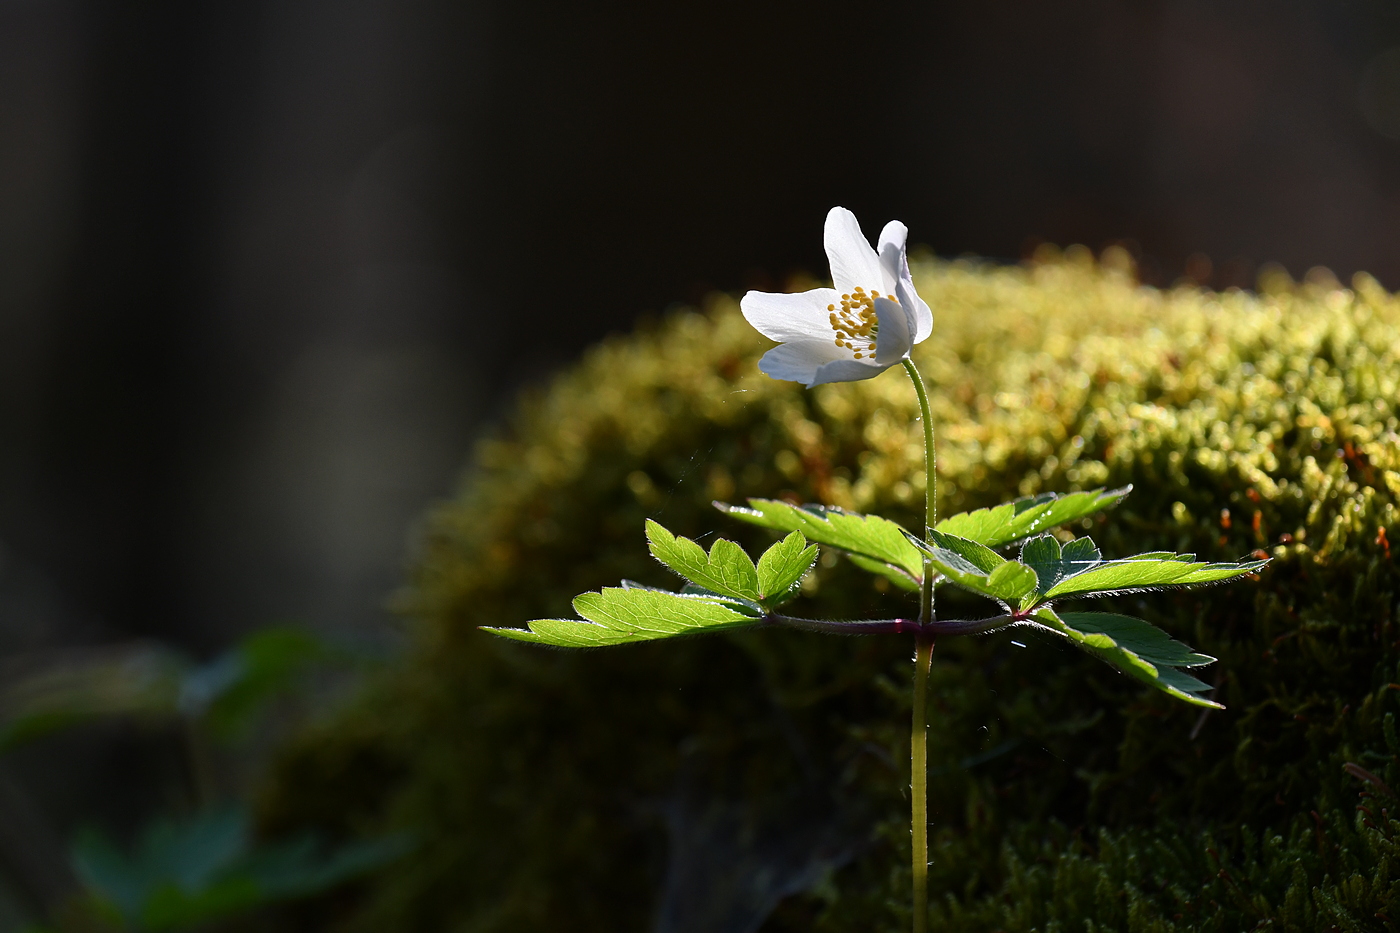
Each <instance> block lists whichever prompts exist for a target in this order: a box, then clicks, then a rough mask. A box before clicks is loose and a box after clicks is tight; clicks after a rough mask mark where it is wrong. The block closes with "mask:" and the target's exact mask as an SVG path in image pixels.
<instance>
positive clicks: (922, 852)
mask: <svg viewBox="0 0 1400 933" xmlns="http://www.w3.org/2000/svg"><path fill="white" fill-rule="evenodd" d="M932 662H933V636H932V635H927V634H922V633H921V634H919V635H917V636H915V638H914V717H913V719H914V722H913V725H912V727H911V729H910V732H909V749H910V754H909V757H910V758H911V759H912V765H911V768H910V771H911V772H912V777H911V780H910V782H909V797H910V800H911V801H912V802H913V804H912V814H911V822H912V827H913V831H914V832H913V835H914V861H913V866H912V867H913V869H914V933H925V931H926V930H928V723H927V721H926V720H927V715H926V711H927V710H928V672H929V666H930V665H931V664H932Z"/></svg>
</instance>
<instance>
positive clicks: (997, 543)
mask: <svg viewBox="0 0 1400 933" xmlns="http://www.w3.org/2000/svg"><path fill="white" fill-rule="evenodd" d="M1132 488H1133V487H1131V486H1124V487H1123V488H1121V489H1108V490H1104V489H1094V490H1091V491H1089V492H1071V493H1065V494H1060V493H1053V492H1047V493H1041V494H1040V495H1038V496H1028V497H1027V498H1024V499H1017V500H1016V501H1014V502H1006V503H1003V504H1002V505H998V506H994V507H992V508H989V509H978V510H976V511H975V512H962V513H960V514H958V515H953V516H950V517H948V518H945V519H944V520H943V521H941V522H939V523H938V524H937V525H936V526H934V527H935V528H936V529H937V530H938V531H944V532H947V533H949V534H954V535H958V536H959V537H962V538H967V539H969V540H971V541H976V542H977V543H978V544H982V545H985V546H987V547H1002V546H1003V545H1007V544H1011V543H1013V542H1015V541H1019V540H1021V539H1022V538H1028V537H1030V536H1031V535H1033V534H1037V533H1039V532H1042V531H1046V530H1048V529H1050V528H1054V527H1055V526H1057V525H1063V524H1064V523H1065V522H1072V521H1074V520H1076V519H1080V518H1084V517H1085V516H1087V515H1092V514H1094V513H1095V512H1101V511H1103V510H1104V509H1107V508H1110V507H1112V506H1115V505H1117V504H1118V502H1119V501H1120V500H1121V499H1122V498H1123V497H1124V496H1126V495H1127V494H1128V493H1129V492H1131V491H1132Z"/></svg>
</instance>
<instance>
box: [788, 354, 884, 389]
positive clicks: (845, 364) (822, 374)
mask: <svg viewBox="0 0 1400 933" xmlns="http://www.w3.org/2000/svg"><path fill="white" fill-rule="evenodd" d="M887 369H889V367H888V366H881V365H880V364H879V363H876V362H875V361H874V360H871V361H870V362H868V363H867V362H865V361H863V360H832V361H831V362H830V363H827V364H825V365H824V366H822V367H821V368H820V369H818V370H817V371H816V374H815V375H813V376H812V381H811V382H809V383H807V388H809V389H810V388H811V387H812V386H819V385H823V384H824V383H828V382H859V381H860V380H862V379H869V378H871V377H872V376H878V375H880V373H882V372H884V371H885V370H887Z"/></svg>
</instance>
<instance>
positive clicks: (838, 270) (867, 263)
mask: <svg viewBox="0 0 1400 933" xmlns="http://www.w3.org/2000/svg"><path fill="white" fill-rule="evenodd" d="M824 239H825V242H826V258H827V259H828V260H829V261H830V262H831V281H832V282H833V283H834V284H835V285H836V290H837V291H838V292H840V293H843V294H849V293H850V291H851V289H853V288H855V287H856V286H857V285H859V286H860V287H861V288H864V289H865V290H866V291H870V290H871V289H877V290H883V287H884V284H885V277H884V273H883V272H882V270H881V268H880V257H879V256H877V255H876V254H875V250H874V249H873V248H871V246H870V241H869V240H867V239H866V238H865V234H863V233H861V232H860V223H859V222H857V221H856V215H855V214H852V213H851V212H850V211H848V210H846V209H845V208H844V207H833V208H832V209H831V210H830V211H828V212H827V215H826V235H825V238H824Z"/></svg>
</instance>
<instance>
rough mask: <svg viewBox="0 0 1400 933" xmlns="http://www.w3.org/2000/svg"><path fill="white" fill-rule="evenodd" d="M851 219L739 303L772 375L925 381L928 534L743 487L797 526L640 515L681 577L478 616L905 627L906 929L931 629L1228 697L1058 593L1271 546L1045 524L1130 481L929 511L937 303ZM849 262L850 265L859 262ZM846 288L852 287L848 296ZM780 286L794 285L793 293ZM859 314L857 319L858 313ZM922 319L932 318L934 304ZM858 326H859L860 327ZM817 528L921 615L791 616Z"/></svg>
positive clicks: (860, 631)
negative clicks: (1047, 641) (985, 610)
mask: <svg viewBox="0 0 1400 933" xmlns="http://www.w3.org/2000/svg"><path fill="white" fill-rule="evenodd" d="M854 224H855V219H854V217H851V216H850V215H849V212H847V211H843V210H842V209H841V208H834V209H833V210H832V212H831V215H829V216H828V221H827V252H828V254H829V255H831V258H832V273H833V278H834V279H835V280H836V285H837V288H836V289H835V290H833V289H813V290H812V291H811V292H806V293H802V294H801V295H782V296H779V295H764V294H762V293H750V295H749V296H746V299H745V305H744V307H745V313H746V316H747V317H749V319H750V321H751V322H753V323H755V324H756V326H758V327H759V329H760V330H761V331H763V332H764V333H765V334H767V335H768V336H771V337H774V338H775V339H779V340H782V341H785V342H784V343H783V344H782V345H780V346H779V347H777V348H775V349H774V350H772V351H770V352H769V355H768V356H766V357H765V358H764V361H763V362H761V363H760V368H762V369H763V370H764V371H765V372H767V373H768V374H769V375H773V376H775V377H777V378H789V379H795V380H797V381H802V382H805V383H806V384H807V385H809V386H811V385H816V384H820V383H822V382H834V381H855V380H858V379H867V378H871V377H873V376H876V375H879V374H880V373H881V372H883V371H884V370H885V369H887V368H890V367H891V366H893V365H894V364H895V363H899V364H902V366H903V368H904V369H905V371H906V372H907V373H908V375H909V378H910V379H911V380H912V382H913V385H914V389H915V392H916V394H917V395H918V399H919V412H920V417H921V419H922V423H923V429H924V430H923V434H924V468H925V475H924V490H925V501H924V506H925V508H924V529H923V534H922V535H915V534H913V533H911V532H910V531H908V530H907V529H905V528H903V527H902V526H900V525H899V524H897V523H895V522H893V521H890V520H888V519H885V518H882V517H880V516H877V515H861V514H857V513H854V512H846V511H843V510H841V509H836V508H824V507H821V506H796V505H792V504H789V503H786V502H782V501H778V500H773V499H751V500H749V504H748V506H747V507H741V506H733V505H728V504H726V503H722V502H716V503H715V505H716V506H717V507H718V508H719V509H720V510H721V511H723V512H726V513H728V514H729V515H731V516H733V517H734V518H737V519H740V520H743V521H746V522H750V523H753V524H756V525H761V526H764V527H767V528H772V529H775V530H778V531H782V532H787V535H786V537H784V538H783V539H782V540H780V541H778V542H777V543H776V544H774V545H773V546H772V547H769V548H768V549H767V550H766V551H764V552H763V553H762V554H761V555H760V556H759V558H758V560H757V561H755V560H754V559H752V558H751V557H750V556H749V555H748V554H747V553H746V552H745V551H744V550H743V548H742V547H740V546H739V545H738V544H736V543H734V542H733V541H729V540H726V539H723V538H720V539H718V540H716V541H715V543H714V544H713V545H712V546H711V548H710V550H709V551H708V552H706V551H705V550H704V549H703V548H702V547H701V546H700V545H699V544H697V543H696V542H695V541H693V540H691V539H689V538H684V537H679V536H677V535H675V534H673V533H672V532H670V531H669V530H667V529H666V528H664V527H662V526H661V525H660V524H658V523H657V522H655V521H650V520H648V521H647V524H646V535H647V540H648V542H649V545H650V550H651V554H652V556H654V557H655V558H656V559H657V560H659V561H660V562H661V563H662V564H664V565H665V566H666V567H668V568H669V569H670V570H672V571H674V572H675V573H676V574H678V575H679V576H681V577H682V578H683V579H684V580H685V581H686V583H685V585H684V586H683V587H682V588H681V589H680V590H679V591H677V592H672V591H669V590H662V589H657V588H654V587H647V586H642V585H640V584H637V583H633V582H631V581H628V580H624V581H622V585H621V586H619V587H615V588H606V589H603V590H601V591H599V592H591V593H584V594H582V595H580V596H578V597H577V598H576V599H575V600H574V602H573V606H574V609H575V611H576V612H577V613H578V614H579V616H580V617H581V618H579V619H537V620H535V621H532V622H530V623H529V627H528V628H526V629H515V628H500V627H484V628H485V630H486V631H489V632H493V633H495V634H497V635H501V636H504V637H507V638H513V639H517V640H519V641H526V642H534V643H537V644H543V645H554V646H559V647H568V648H597V647H604V646H610V645H621V644H627V643H631V642H639V641H651V640H655V639H660V638H671V637H675V636H679V635H692V634H699V633H702V632H717V631H725V630H732V629H738V628H751V627H759V626H769V627H774V626H776V627H787V628H796V629H803V630H807V631H815V632H826V633H832V634H841V635H886V636H899V637H907V638H912V640H913V642H914V652H913V653H914V676H913V715H912V721H911V724H910V759H911V767H910V799H911V802H912V803H911V834H912V843H913V844H912V862H911V868H912V872H913V929H914V933H923V931H925V930H926V929H927V925H928V914H929V910H928V788H927V778H928V754H927V708H928V696H927V693H928V675H929V669H930V664H931V660H932V654H933V648H934V643H935V640H936V639H939V638H943V637H954V636H966V635H977V634H984V633H987V632H992V631H996V630H998V629H1002V628H1007V627H1010V626H1031V627H1035V628H1039V629H1041V630H1045V631H1049V632H1052V633H1054V634H1056V635H1059V636H1061V637H1063V638H1065V639H1067V640H1068V641H1070V642H1071V643H1073V644H1075V645H1076V646H1078V647H1079V648H1081V649H1083V650H1084V651H1087V652H1089V653H1090V654H1092V655H1094V656H1096V657H1098V658H1100V659H1102V660H1104V661H1106V662H1108V663H1109V664H1110V665H1112V666H1113V667H1115V668H1117V669H1118V670H1120V671H1122V672H1123V673H1125V674H1128V675H1129V676H1131V677H1135V678H1137V679H1138V680H1140V681H1143V682H1144V683H1147V684H1149V685H1151V686H1152V687H1155V688H1156V689H1158V690H1161V691H1163V692H1165V693H1167V694H1170V695H1171V696H1173V697H1175V698H1177V699H1179V700H1183V701H1185V702H1187V703H1192V704H1195V705H1198V706H1206V707H1216V708H1219V707H1220V704H1219V703H1217V702H1215V701H1214V700H1213V699H1211V698H1210V697H1209V695H1208V694H1209V693H1210V692H1211V687H1210V685H1208V684H1206V683H1204V682H1203V681H1201V680H1199V679H1197V678H1196V677H1193V676H1192V675H1191V674H1189V673H1187V672H1186V669H1189V668H1194V667H1200V666H1202V665H1206V664H1210V663H1211V662H1212V661H1214V660H1215V659H1214V658H1212V657H1209V656H1207V655H1204V654H1200V653H1197V652H1195V651H1193V650H1192V649H1190V648H1188V647H1187V646H1186V645H1183V644H1181V643H1180V642H1178V641H1175V640H1173V639H1172V638H1170V637H1168V636H1167V634H1166V633H1165V632H1163V631H1161V630H1160V629H1158V628H1156V627H1155V626H1153V625H1151V624H1150V623H1148V622H1146V621H1144V620H1142V619H1137V618H1132V617H1130V616H1125V615H1120V614H1116V613H1106V612H1083V611H1069V610H1066V609H1062V608H1061V605H1060V604H1061V603H1062V602H1064V601H1067V600H1079V599H1085V598H1091V597H1099V596H1111V595H1117V594H1123V593H1136V592H1144V591H1151V590H1161V589H1169V588H1170V589H1182V588H1189V587H1197V586H1205V585H1209V584H1214V583H1223V582H1225V581H1227V580H1232V579H1236V578H1239V577H1242V576H1244V575H1246V574H1249V573H1253V572H1255V571H1258V570H1259V569H1260V568H1262V567H1263V566H1264V565H1265V564H1266V563H1268V559H1267V558H1265V559H1258V560H1242V561H1239V562H1236V563H1207V562H1203V561H1197V560H1196V559H1195V555H1193V554H1178V553H1173V552H1170V551H1151V552H1147V553H1141V554H1135V555H1132V556H1129V557H1123V558H1116V559H1105V558H1104V557H1103V555H1102V554H1101V553H1100V552H1099V549H1098V547H1097V546H1096V545H1095V544H1094V542H1093V540H1092V539H1090V538H1089V537H1087V536H1085V537H1079V538H1069V536H1068V535H1065V538H1068V540H1064V541H1062V539H1061V538H1060V537H1057V536H1056V535H1055V534H1053V533H1052V532H1051V529H1056V528H1062V527H1063V526H1065V525H1067V524H1068V523H1071V522H1075V521H1078V520H1080V519H1083V518H1086V517H1088V516H1091V515H1093V514H1095V513H1097V512H1100V511H1102V510H1104V509H1106V508H1109V507H1111V506H1113V505H1115V504H1116V503H1118V502H1119V501H1120V500H1121V499H1122V498H1123V497H1124V496H1126V495H1127V494H1128V492H1129V491H1130V488H1131V487H1123V488H1121V489H1113V490H1104V489H1098V490H1093V491H1089V492H1075V493H1069V494H1065V495H1059V494H1054V493H1046V494H1043V495H1038V496H1031V497H1026V498H1021V499H1017V500H1015V501H1012V502H1007V503H1003V504H1001V505H998V506H995V507H992V508H985V509H978V510H975V511H970V512H963V513H959V514H957V515H953V516H951V517H948V518H945V519H943V520H942V521H939V520H938V518H937V515H936V514H935V494H936V485H935V483H936V476H935V464H936V458H935V452H934V436H933V420H932V416H931V413H930V410H929V401H928V392H927V389H926V387H925V384H924V380H923V378H922V376H921V375H920V373H919V371H918V369H917V368H915V366H914V363H913V362H912V360H910V359H909V358H908V353H909V350H910V348H911V347H912V345H913V344H914V343H917V342H918V341H920V340H922V339H924V338H925V337H926V336H927V335H928V329H929V328H928V326H925V324H924V323H923V320H922V314H921V313H919V312H920V310H922V311H927V307H926V306H923V304H922V301H921V300H920V299H918V297H917V295H916V294H914V293H913V290H912V284H911V283H909V282H908V281H907V280H908V267H907V264H906V263H905V261H904V233H903V225H902V224H899V225H896V224H895V223H892V224H890V225H888V226H887V227H886V228H885V231H884V233H882V235H881V249H880V252H879V253H876V251H875V250H873V249H872V248H871V247H870V246H869V244H867V243H865V242H864V240H863V238H861V237H860V236H859V228H858V227H855V228H854V229H855V233H854V235H852V233H851V228H852V227H853V226H854ZM892 230H893V231H894V232H893V233H892V232H891V231H892ZM862 247H863V249H864V252H862ZM866 253H868V255H866ZM852 270H856V271H855V272H854V273H853V272H852ZM852 275H855V276H857V278H854V279H853V278H851V276H852ZM860 275H866V276H868V277H869V278H870V281H869V282H868V283H867V284H868V285H869V288H867V287H866V285H862V284H861V281H860V279H859V276H860ZM843 278H844V279H845V281H843ZM877 284H878V285H881V286H883V287H884V289H885V295H897V296H898V298H897V300H891V299H888V298H881V297H880V291H879V290H878V289H877V288H875V287H874V286H875V285H877ZM828 292H830V293H832V294H838V293H839V294H840V296H841V299H842V300H843V305H842V311H841V312H837V311H835V310H834V304H833V305H829V306H830V307H833V310H832V311H831V312H829V318H828V320H827V321H822V320H820V316H821V314H820V312H821V309H820V305H821V304H822V302H824V301H825V299H826V297H827V295H826V293H828ZM817 293H820V294H817ZM755 295H757V296H758V298H757V299H755V298H754V296H755ZM852 295H855V296H856V298H855V299H852ZM868 296H874V297H873V298H872V297H868ZM782 299H794V301H791V302H786V303H784V302H783V301H782ZM808 306H812V307H808ZM852 307H853V308H855V310H854V312H852V311H851V310H850V309H851V308H852ZM812 308H815V309H816V311H817V314H816V315H811V314H808V315H807V317H808V318H809V319H811V320H815V322H816V323H814V324H811V325H810V330H811V331H812V333H813V334H817V335H820V336H821V338H822V340H823V342H822V343H821V346H820V348H818V346H817V343H816V342H815V341H813V340H806V341H804V338H803V332H802V327H806V326H808V325H807V324H805V323H803V320H804V319H803V318H802V316H801V315H802V314H803V313H805V312H810V311H811V310H812ZM906 312H907V317H906V316H905V315H906ZM862 315H863V316H862ZM857 318H859V321H858V324H857V325H853V324H851V321H852V320H856V319H857ZM774 321H777V324H774ZM794 321H796V322H798V323H794ZM928 323H929V324H930V325H931V316H929V320H928ZM822 327H828V328H829V332H822V331H821V328H822ZM882 327H883V330H884V332H885V333H886V334H888V333H889V332H890V330H891V328H897V334H896V338H893V339H892V340H886V341H884V342H883V343H882V342H881V340H880V332H881V329H882ZM770 331H771V332H770ZM831 333H835V335H836V340H835V347H836V350H837V351H841V353H844V354H847V355H849V358H847V357H845V356H841V353H836V352H834V351H832V350H831V347H830V346H828V343H827V342H826V341H827V339H828V338H829V337H830V336H831ZM853 333H855V334H857V336H858V337H859V338H860V340H864V341H865V342H864V343H859V342H858V341H856V340H853V339H850V338H851V335H852V334H853ZM785 351H786V352H785ZM890 355H893V359H891V358H890ZM775 357H776V361H775V360H774V358H775ZM838 364H839V365H838ZM809 542H810V543H809ZM1018 544H1019V545H1020V548H1019V551H1018V552H1017V553H1016V555H1015V556H1014V557H1008V556H1005V555H1004V554H1002V553H1000V552H999V551H1000V550H1004V549H1007V548H1012V547H1014V546H1016V545H1018ZM820 546H826V547H829V548H832V549H835V550H837V551H839V552H841V553H844V554H845V555H846V556H847V557H848V558H849V559H850V560H851V562H852V563H854V564H855V565H856V566H858V567H860V568H861V569H863V570H866V571H869V572H871V573H874V574H878V575H880V576H882V577H884V578H886V579H887V580H889V581H890V582H891V583H893V584H895V585H896V586H898V587H901V588H903V589H905V590H908V591H910V592H912V593H917V594H918V598H919V603H918V613H917V615H912V616H910V617H907V618H891V619H862V620H854V621H852V620H825V619H804V618H796V617H793V616H789V615H786V614H784V613H783V612H781V611H780V610H781V609H782V607H783V606H784V604H786V603H787V602H789V601H790V600H792V599H793V598H794V597H795V596H796V595H797V593H798V590H799V589H800V586H801V582H802V580H803V578H804V577H806V575H807V574H808V573H809V572H810V571H811V569H812V567H813V566H814V564H815V563H816V560H817V556H818V551H819V547H820ZM944 583H951V584H953V585H955V586H958V587H960V588H962V589H964V590H968V591H970V592H972V593H974V594H976V595H978V596H982V597H985V598H987V599H990V600H992V601H993V602H994V603H995V604H996V606H997V611H996V612H995V613H994V614H992V615H989V616H987V617H984V618H979V619H940V618H938V616H937V614H936V612H935V600H934V594H935V590H936V588H937V587H938V586H939V585H941V584H944Z"/></svg>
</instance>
